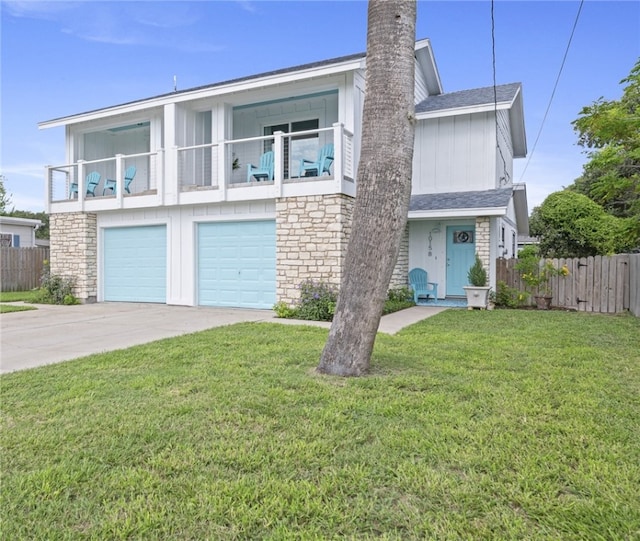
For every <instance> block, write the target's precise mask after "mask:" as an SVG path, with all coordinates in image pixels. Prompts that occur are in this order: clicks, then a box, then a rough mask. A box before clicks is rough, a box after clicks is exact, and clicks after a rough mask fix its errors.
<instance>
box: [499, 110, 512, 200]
mask: <svg viewBox="0 0 640 541" xmlns="http://www.w3.org/2000/svg"><path fill="white" fill-rule="evenodd" d="M497 125H498V149H496V187H497V188H500V187H502V186H504V185H505V184H507V183H509V182H513V145H512V143H511V125H510V124H509V112H508V111H498V122H497ZM501 177H505V179H504V180H502V181H501Z"/></svg>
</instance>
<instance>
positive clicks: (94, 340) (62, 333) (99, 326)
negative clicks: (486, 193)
mask: <svg viewBox="0 0 640 541" xmlns="http://www.w3.org/2000/svg"><path fill="white" fill-rule="evenodd" d="M36 306H37V308H38V309H37V310H29V311H25V312H12V313H6V314H2V315H0V330H1V336H0V338H1V341H0V344H1V349H0V373H6V372H13V371H15V370H22V369H25V368H33V367H36V366H41V365H45V364H51V363H56V362H60V361H66V360H70V359H75V358H77V357H83V356H85V355H90V354H93V353H103V352H105V351H113V350H117V349H124V348H128V347H131V346H135V345H138V344H145V343H148V342H153V341H154V340H160V339H162V338H170V337H172V336H178V335H181V334H188V333H192V332H196V331H202V330H205V329H210V328H212V327H221V326H224V325H232V324H234V323H241V322H247V321H269V322H271V323H282V324H297V325H300V324H305V325H315V326H321V327H326V328H328V327H329V326H330V324H329V323H324V322H315V321H298V320H288V319H278V318H276V317H275V314H274V312H273V311H271V310H243V309H239V308H210V307H188V306H168V305H166V304H142V303H116V302H113V303H112V302H109V303H97V304H80V305H76V306H56V305H48V304H38V305H36ZM444 309H445V308H435V307H422V306H416V307H414V308H410V309H408V310H402V311H401V312H396V313H395V314H390V315H388V316H384V317H383V318H382V321H381V322H380V327H379V330H380V331H381V332H386V333H389V334H394V333H396V332H397V331H399V330H400V329H402V328H403V327H405V326H407V325H410V324H412V323H416V322H417V321H420V320H421V319H424V318H426V317H429V316H431V315H434V314H437V313H438V312H441V311H442V310H444Z"/></svg>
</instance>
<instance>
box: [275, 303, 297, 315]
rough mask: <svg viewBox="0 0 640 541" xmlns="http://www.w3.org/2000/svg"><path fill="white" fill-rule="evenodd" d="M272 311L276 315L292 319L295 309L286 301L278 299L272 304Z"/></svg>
mask: <svg viewBox="0 0 640 541" xmlns="http://www.w3.org/2000/svg"><path fill="white" fill-rule="evenodd" d="M273 311H274V312H275V313H276V317H282V318H285V319H292V318H295V317H296V314H297V311H296V309H295V308H293V307H292V306H289V305H288V304H287V303H286V302H283V301H280V302H277V303H276V304H274V305H273Z"/></svg>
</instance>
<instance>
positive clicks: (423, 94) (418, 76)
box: [414, 59, 429, 103]
mask: <svg viewBox="0 0 640 541" xmlns="http://www.w3.org/2000/svg"><path fill="white" fill-rule="evenodd" d="M414 64H415V70H414V73H415V83H414V96H415V98H414V99H415V103H420V102H421V101H422V100H424V99H426V98H427V97H428V96H429V90H428V89H427V81H426V80H425V78H424V73H422V70H421V69H420V64H418V60H417V59H416V60H415V62H414Z"/></svg>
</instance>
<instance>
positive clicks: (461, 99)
mask: <svg viewBox="0 0 640 541" xmlns="http://www.w3.org/2000/svg"><path fill="white" fill-rule="evenodd" d="M415 58H416V62H415V68H416V71H415V75H416V77H415V103H416V119H417V122H416V133H415V153H414V167H413V195H412V198H411V208H410V211H409V223H408V227H407V230H406V235H405V240H404V242H403V243H402V246H401V253H400V257H399V259H398V263H397V266H396V269H395V272H394V276H393V279H392V285H405V284H406V283H407V273H408V271H409V269H410V268H412V267H414V266H420V267H423V268H425V269H426V270H427V271H428V272H429V280H431V281H436V282H438V283H439V288H438V291H439V292H440V294H441V295H442V296H445V295H446V296H462V295H464V291H463V290H462V287H463V286H464V285H466V274H467V270H468V268H469V267H470V266H471V264H472V263H473V259H474V254H475V252H478V253H479V254H480V256H481V258H482V260H483V262H484V264H485V266H486V267H487V268H488V270H489V274H490V276H491V281H492V283H494V282H495V265H494V261H495V258H496V257H499V256H503V255H504V256H510V255H512V254H513V253H514V251H515V250H516V239H517V235H518V233H522V234H526V233H527V232H528V218H527V203H526V191H525V188H524V185H521V184H514V183H513V180H512V179H513V172H512V171H513V159H514V158H516V157H524V156H525V154H526V141H525V131H524V116H523V105H522V90H521V87H520V85H519V84H509V85H501V86H498V87H496V88H495V89H494V88H493V87H490V88H482V89H476V90H469V91H464V92H454V93H450V94H444V93H443V89H442V85H441V82H440V77H439V74H438V71H437V68H436V63H435V60H434V57H433V53H432V49H431V44H430V42H429V40H421V41H418V42H417V43H416V47H415ZM365 70H366V58H365V54H357V55H352V56H347V57H342V58H337V59H333V60H327V61H323V62H317V63H313V64H307V65H304V66H297V67H294V68H290V69H283V70H279V71H274V72H270V73H263V74H260V75H255V76H251V77H245V78H242V79H236V80H232V81H226V82H222V83H218V84H212V85H208V86H203V87H199V88H193V89H189V90H185V91H178V92H172V93H170V94H164V95H160V96H156V97H152V98H148V99H144V100H139V101H135V102H131V103H125V104H122V105H115V106H112V107H107V108H104V109H99V110H95V111H89V112H86V113H80V114H76V115H72V116H68V117H64V118H58V119H54V120H49V121H46V122H42V123H40V125H39V126H40V127H41V128H50V127H57V126H64V127H65V129H66V149H67V158H66V159H67V163H66V164H64V165H59V166H51V167H47V177H46V190H47V200H46V205H47V211H48V212H49V213H50V214H51V217H50V231H51V234H50V239H51V270H52V272H54V273H56V274H61V275H72V276H73V277H74V278H75V282H76V286H77V290H76V295H77V296H78V297H79V298H81V299H84V300H85V301H88V302H89V301H92V300H97V301H137V302H159V303H168V304H181V305H212V306H234V307H252V308H271V307H272V306H273V304H274V303H275V302H276V301H284V302H287V303H292V302H294V301H295V300H296V299H298V297H299V285H300V283H301V282H302V281H303V280H305V279H307V278H312V279H315V280H323V281H328V282H332V283H334V284H339V283H340V280H341V278H342V274H343V272H344V257H345V253H346V247H347V242H348V237H349V232H350V229H351V216H352V209H353V202H354V197H355V195H356V184H355V180H356V174H357V171H356V169H357V166H358V160H359V158H360V141H361V133H360V131H361V126H362V108H363V100H364V91H365ZM494 97H495V98H496V99H494ZM327 145H332V146H333V154H332V158H333V159H332V160H329V161H325V162H324V163H323V164H320V165H317V167H316V168H315V169H314V168H313V165H309V163H308V161H311V162H313V161H314V160H316V159H317V157H318V155H319V152H320V150H321V149H323V148H324V149H326V148H327ZM271 153H272V154H271ZM265 154H266V156H264V155H265ZM261 156H263V160H262V163H260V162H261ZM268 157H271V158H272V160H265V159H264V158H268ZM303 160H305V161H304V162H303ZM303 163H304V164H306V168H305V169H303V168H302V167H301V165H302V164H303ZM253 167H255V168H256V169H259V171H257V172H256V171H255V169H253ZM325 168H327V169H328V173H327V172H326V171H324V170H325ZM134 169H135V172H134ZM93 172H96V173H98V175H99V179H98V177H97V175H90V173H93ZM252 172H254V173H257V174H256V175H255V176H248V175H251V173H252ZM132 173H134V174H133V176H132ZM125 177H126V178H125ZM97 179H98V180H97ZM92 180H93V182H92V183H89V182H88V181H92ZM96 182H97V185H96ZM87 190H89V193H87Z"/></svg>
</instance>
